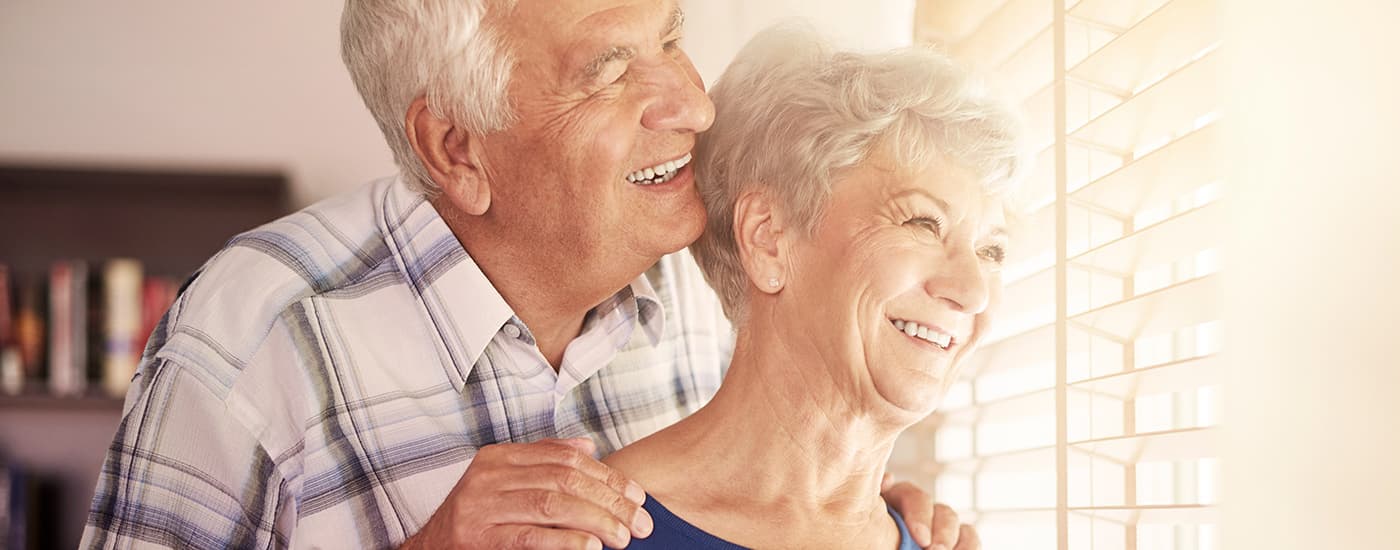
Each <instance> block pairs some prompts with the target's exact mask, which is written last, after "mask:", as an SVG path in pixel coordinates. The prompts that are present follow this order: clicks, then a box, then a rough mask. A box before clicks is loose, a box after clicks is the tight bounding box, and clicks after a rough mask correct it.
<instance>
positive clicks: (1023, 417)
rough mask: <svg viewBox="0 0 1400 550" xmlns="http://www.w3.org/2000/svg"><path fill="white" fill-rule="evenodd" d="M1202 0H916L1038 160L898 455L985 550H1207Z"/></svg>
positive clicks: (1208, 195)
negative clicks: (987, 326)
mask: <svg viewBox="0 0 1400 550" xmlns="http://www.w3.org/2000/svg"><path fill="white" fill-rule="evenodd" d="M1217 1H1218V0H1002V1H987V0H919V1H918V3H917V10H916V14H917V15H916V18H915V27H916V28H915V37H916V39H917V40H920V41H925V42H932V43H935V44H937V45H938V46H939V47H941V48H943V49H944V50H946V51H949V52H950V53H952V55H954V57H956V58H958V59H960V60H961V61H962V62H964V63H966V64H969V65H971V66H973V67H974V68H976V69H977V70H978V71H979V72H982V73H983V74H986V75H988V76H990V77H991V80H992V84H993V85H994V86H995V87H996V88H997V90H998V92H1000V93H1003V94H1005V95H1007V96H1009V97H1011V98H1012V99H1014V100H1015V101H1017V102H1020V104H1021V106H1022V109H1023V111H1024V112H1025V115H1026V118H1027V124H1028V130H1029V132H1030V134H1031V142H1032V144H1033V146H1034V147H1035V151H1036V153H1037V154H1036V160H1037V162H1036V169H1035V172H1034V174H1033V175H1032V176H1030V178H1029V179H1028V180H1027V181H1026V182H1025V184H1024V186H1023V193H1022V196H1021V197H1019V198H1020V201H1019V202H1020V203H1021V205H1022V207H1023V210H1024V211H1025V213H1026V216H1025V220H1024V221H1023V223H1022V224H1021V227H1020V228H1019V230H1018V231H1017V232H1016V233H1015V235H1014V237H1013V244H1012V247H1011V250H1010V263H1009V264H1008V265H1007V266H1006V270H1005V274H1004V278H1005V282H1006V293H1005V297H1004V299H1003V306H1002V311H1001V313H1000V315H999V317H998V327H997V328H996V330H995V333H994V334H992V335H989V337H987V338H985V339H984V342H985V343H984V344H983V347H982V349H981V351H980V352H978V354H977V355H976V356H974V357H973V358H971V359H970V360H969V361H970V364H968V365H966V366H965V367H964V371H963V378H962V379H961V380H959V381H958V382H957V383H956V384H955V385H954V386H953V388H952V389H951V390H950V392H949V395H948V396H947V399H946V401H945V404H944V406H943V407H942V409H941V410H940V411H939V412H938V413H936V414H935V415H933V416H932V417H930V418H929V419H928V420H927V421H926V422H924V423H923V424H921V425H920V426H917V427H915V429H912V430H910V431H909V432H908V433H906V435H905V437H904V438H903V439H902V440H901V441H900V444H899V445H898V446H897V449H896V454H895V457H894V459H893V460H892V469H893V470H894V471H895V472H896V473H897V474H899V475H901V476H903V477H905V478H907V479H913V480H918V481H920V482H922V483H923V484H925V485H926V486H927V488H929V489H930V490H931V491H932V492H933V493H934V495H935V496H936V497H937V498H938V500H939V501H941V502H945V503H948V504H950V505H952V506H954V507H955V508H956V509H958V510H959V512H960V513H961V514H962V515H963V518H964V520H965V521H967V522H970V523H974V524H975V525H977V527H978V530H979V532H980V533H981V534H982V539H983V543H984V545H985V546H986V547H988V548H1017V549H1030V550H1034V549H1047V550H1049V549H1053V550H1068V549H1076V550H1078V549H1088V550H1112V549H1125V550H1149V549H1151V550H1157V549H1163V550H1165V549H1172V550H1206V549H1212V548H1215V546H1214V545H1215V539H1216V537H1215V522H1216V510H1215V502H1216V494H1215V489H1216V476H1217V472H1218V470H1219V466H1218V460H1217V458H1216V455H1217V451H1216V444H1215V437H1216V429H1215V426H1216V425H1217V422H1218V420H1219V419H1218V411H1219V410H1220V403H1219V395H1218V378H1219V376H1218V372H1219V370H1220V366H1219V358H1218V356H1217V354H1218V352H1219V350H1220V346H1221V341H1222V337H1223V334H1222V330H1221V323H1220V321H1219V319H1220V316H1221V312H1220V311H1219V310H1218V306H1217V304H1218V303H1219V300H1218V299H1216V296H1217V294H1218V292H1219V285H1220V283H1219V280H1218V277H1217V275H1216V272H1217V271H1218V269H1219V261H1220V258H1219V250H1218V245H1217V242H1216V235H1218V234H1219V233H1220V230H1221V227H1222V224H1223V223H1225V216H1224V215H1223V214H1222V212H1221V207H1220V205H1218V204H1216V199H1217V197H1218V195H1219V194H1220V186H1221V184H1222V182H1221V179H1220V176H1221V175H1222V174H1223V173H1224V171H1223V170H1222V166H1221V163H1220V161H1219V159H1218V158H1216V157H1215V151H1216V149H1217V144H1218V142H1219V140H1220V139H1221V137H1220V135H1219V134H1220V132H1219V129H1218V124H1217V118H1218V117H1217V113H1218V104H1219V98H1218V93H1217V90H1216V82H1217V71H1218V67H1219V63H1220V61H1219V59H1220V56H1219V55H1218V52H1217V49H1218V44H1219V42H1220V32H1219V28H1218V25H1217V23H1216V21H1217V16H1216V9H1217V5H1216V4H1217Z"/></svg>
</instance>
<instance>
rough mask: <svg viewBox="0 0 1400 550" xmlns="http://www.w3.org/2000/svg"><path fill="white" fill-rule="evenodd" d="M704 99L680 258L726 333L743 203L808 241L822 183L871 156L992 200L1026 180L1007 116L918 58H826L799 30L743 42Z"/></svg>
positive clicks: (733, 314) (934, 61) (742, 288)
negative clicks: (696, 215) (966, 173)
mask: <svg viewBox="0 0 1400 550" xmlns="http://www.w3.org/2000/svg"><path fill="white" fill-rule="evenodd" d="M710 96H711V97H712V98H713V100H714V103H715V122H714V125H713V126H711V127H710V130H709V131H708V132H706V133H704V134H702V135H701V136H700V140H699V143H698V144H697V146H696V154H695V157H696V159H697V162H696V165H695V170H696V178H697V182H698V183H697V185H698V187H699V189H700V195H701V197H702V198H703V199H704V202H705V208H706V210H707V211H708V212H709V220H708V222H707V225H706V228H705V232H704V234H703V235H701V237H700V239H699V240H698V241H696V242H695V244H694V245H692V246H691V251H692V252H693V254H694V256H695V258H696V261H697V262H698V263H699V265H700V268H701V270H702V271H703V272H704V273H705V279H706V280H707V281H709V283H710V286H712V287H714V289H715V291H716V292H717V293H718V294H719V297H720V301H721V302H722V303H723V305H724V311H725V315H727V316H728V317H729V318H730V319H731V320H732V321H734V322H735V323H736V324H738V323H740V322H741V320H742V318H743V316H744V313H745V307H744V305H745V304H744V295H745V292H746V289H747V288H748V286H749V279H748V277H747V276H746V275H745V272H744V268H743V265H742V264H741V263H740V261H739V250H738V246H737V244H736V242H735V237H734V205H735V203H736V202H737V201H738V199H739V197H740V196H742V195H744V194H745V193H748V192H750V191H762V192H765V193H766V194H767V195H768V196H769V197H771V198H772V199H774V200H777V201H779V202H780V208H782V210H783V212H785V213H786V215H787V217H788V219H790V220H791V221H792V223H793V224H794V226H795V229H797V230H798V231H802V232H805V234H806V235H808V236H810V235H811V233H812V231H813V230H814V229H815V227H816V225H817V222H818V221H819V219H820V217H821V214H822V212H823V210H824V207H825V205H826V203H827V200H828V199H829V197H830V196H831V186H832V183H833V181H834V180H836V179H837V178H838V177H839V176H840V174H841V172H842V171H843V170H846V169H850V168H854V167H855V166H856V165H858V164H860V163H861V162H863V161H864V160H865V159H867V158H869V157H870V156H871V154H872V153H873V152H875V151H876V150H877V149H882V150H883V151H884V152H886V153H887V154H888V155H889V157H890V158H891V159H892V160H893V161H894V163H895V165H896V166H898V167H900V168H903V169H911V170H913V169H919V168H923V167H928V166H934V165H935V164H934V163H936V162H938V161H942V160H948V161H951V162H953V163H955V164H957V165H959V166H961V167H962V168H965V169H967V170H970V171H971V172H972V173H973V174H974V175H975V176H977V177H979V178H981V180H982V182H983V185H984V187H985V189H986V190H987V191H988V192H989V193H991V194H1002V193H1004V192H1006V191H1009V190H1010V189H1009V188H1010V187H1011V186H1012V185H1013V184H1014V183H1015V182H1016V181H1018V180H1019V179H1020V178H1021V177H1022V175H1023V173H1024V172H1025V171H1026V169H1027V164H1028V163H1027V157H1026V154H1025V148H1024V146H1023V144H1022V143H1023V142H1022V130H1021V126H1022V125H1021V121H1020V119H1019V117H1018V116H1016V114H1015V112H1014V111H1013V110H1011V109H1009V108H1008V107H1006V106H1005V105H1004V104H1003V103H1002V102H1000V101H998V100H996V99H995V98H993V97H991V96H990V95H989V94H988V93H987V92H986V91H985V90H984V88H983V87H982V86H980V84H979V83H978V82H976V81H974V80H972V79H970V78H969V77H968V75H967V74H966V73H965V72H964V71H963V70H962V69H960V68H959V67H958V66H957V65H956V64H954V63H953V61H952V60H951V59H950V58H948V57H947V56H946V55H943V54H941V53H938V52H936V51H933V50H931V49H927V48H922V47H913V48H905V49H899V50H894V51H887V52H881V53H869V54H863V53H854V52H842V51H835V50H834V49H833V48H832V47H831V46H830V45H829V44H828V43H827V42H826V41H825V40H823V39H822V37H821V36H820V35H819V34H817V32H816V31H814V30H813V29H812V28H811V27H810V26H807V25H802V24H791V23H790V24H784V25H780V26H777V27H772V28H769V29H767V30H765V31H763V32H760V33H759V34H758V35H757V36H756V37H754V38H753V40H751V41H750V42H749V43H748V45H746V46H745V47H744V49H743V50H741V51H740V52H739V54H738V55H737V56H736V57H735V59H734V62H733V63H732V64H730V66H729V68H728V69H726V70H725V72H724V74H723V75H722V76H721V77H720V78H719V81H718V82H717V83H716V84H715V86H714V88H713V89H712V90H711V92H710Z"/></svg>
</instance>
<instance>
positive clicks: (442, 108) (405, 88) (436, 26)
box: [340, 0, 514, 196]
mask: <svg viewBox="0 0 1400 550" xmlns="http://www.w3.org/2000/svg"><path fill="white" fill-rule="evenodd" d="M513 5H514V0H346V2H345V11H344V13H343V14H342V15H341V19H340V51H341V57H342V59H344V61H345V67H346V68H347V69H349V71H350V78H351V80H353V81H354V82H355V87H356V88H358V89H359V91H360V97H362V98H363V99H364V101H365V106H366V107H369V111H370V114H372V115H373V116H374V120H375V122H377V123H379V129H380V130H381V131H382V132H384V138H385V139H386V140H388V142H389V148H390V149H392V150H393V153H394V162H395V163H397V164H398V165H399V169H400V170H401V171H402V173H403V177H404V179H405V180H406V181H407V182H408V183H409V185H411V186H413V187H415V188H416V189H418V190H419V191H421V192H424V193H426V194H428V195H430V196H431V195H433V194H435V193H437V192H439V191H440V189H438V186H437V184H436V183H435V182H433V180H432V178H431V177H429V175H428V172H427V170H426V169H425V168H424V167H423V164H422V163H421V162H420V161H419V160H418V157H417V155H415V154H414V153H413V147H412V146H411V145H410V143H409V140H408V135H407V134H406V132H405V127H404V119H405V117H406V116H407V113H408V106H409V104H410V103H412V102H413V100H415V99H417V98H418V97H419V96H426V98H427V102H428V109H430V110H431V111H432V113H433V114H434V115H437V116H439V117H442V118H444V119H447V120H449V121H451V122H452V123H453V124H456V125H458V126H459V127H462V128H465V129H466V130H467V131H469V132H471V133H472V134H473V135H476V136H480V135H483V134H487V133H490V132H494V131H497V130H501V129H503V128H505V127H506V126H508V125H509V124H510V123H511V122H512V120H513V116H512V111H511V106H510V102H509V98H508V97H507V96H506V92H507V88H508V86H509V84H510V73H511V66H512V64H513V62H514V60H513V57H512V56H511V55H510V52H509V51H508V49H507V47H506V45H505V44H504V43H503V41H502V39H501V36H500V31H499V29H498V28H495V27H493V25H492V24H491V21H492V19H491V18H489V17H488V16H492V15H502V14H505V13H507V12H508V10H509V9H511V8H512V7H513Z"/></svg>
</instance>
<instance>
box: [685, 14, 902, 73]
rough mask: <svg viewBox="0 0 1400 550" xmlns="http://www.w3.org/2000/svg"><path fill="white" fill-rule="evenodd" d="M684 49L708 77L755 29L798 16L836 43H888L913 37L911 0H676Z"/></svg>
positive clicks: (875, 45)
mask: <svg viewBox="0 0 1400 550" xmlns="http://www.w3.org/2000/svg"><path fill="white" fill-rule="evenodd" d="M681 4H682V5H683V6H684V7H685V13H686V33H685V34H686V39H685V49H686V52H687V53H689V54H690V57H691V59H692V60H694V61H695V66H696V67H697V68H699V69H700V75H701V76H703V77H705V82H706V83H711V82H714V81H715V79H716V78H718V77H719V75H720V73H722V72H723V71H724V67H725V66H726V65H728V64H729V60H730V59H732V58H733V57H734V54H735V53H738V51H739V48H741V47H743V45H744V43H745V42H747V41H748V39H749V38H751V37H753V35H754V34H755V33H757V32H758V31H759V30H761V29H763V28H764V27H767V26H768V25H771V24H773V23H775V22H778V21H782V20H784V19H788V18H794V17H800V18H804V19H806V20H808V21H810V22H811V23H812V24H813V25H814V26H816V27H817V29H819V30H821V31H822V32H824V33H827V34H829V35H830V36H831V37H833V38H834V39H835V40H836V43H837V44H838V45H840V46H842V47H848V48H858V49H889V48H895V47H899V46H907V45H909V43H910V42H911V41H912V40H913V33H914V0H861V1H859V2H856V1H851V0H682V2H681Z"/></svg>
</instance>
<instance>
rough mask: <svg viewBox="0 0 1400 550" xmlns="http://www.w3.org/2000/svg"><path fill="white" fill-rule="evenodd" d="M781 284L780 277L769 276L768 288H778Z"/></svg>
mask: <svg viewBox="0 0 1400 550" xmlns="http://www.w3.org/2000/svg"><path fill="white" fill-rule="evenodd" d="M779 284H780V283H779V282H778V278H777V277H769V278H768V288H778V285H779Z"/></svg>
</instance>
